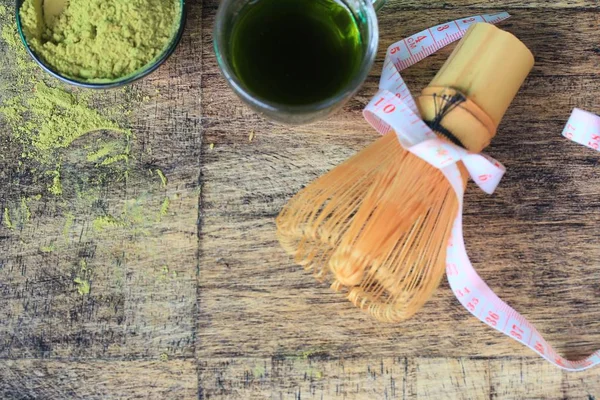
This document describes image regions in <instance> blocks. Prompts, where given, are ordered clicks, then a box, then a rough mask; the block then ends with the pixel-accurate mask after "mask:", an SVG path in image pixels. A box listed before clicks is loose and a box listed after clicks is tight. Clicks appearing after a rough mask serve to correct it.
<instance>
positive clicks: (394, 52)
mask: <svg viewBox="0 0 600 400" xmlns="http://www.w3.org/2000/svg"><path fill="white" fill-rule="evenodd" d="M399 51H400V47H398V46H396V47H394V48H393V49H392V50H390V54H396V53H397V52H399Z"/></svg>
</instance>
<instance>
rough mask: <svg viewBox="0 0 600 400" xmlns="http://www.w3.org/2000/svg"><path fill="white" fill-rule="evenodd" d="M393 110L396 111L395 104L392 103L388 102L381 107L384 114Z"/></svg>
mask: <svg viewBox="0 0 600 400" xmlns="http://www.w3.org/2000/svg"><path fill="white" fill-rule="evenodd" d="M394 111H396V106H395V105H393V104H388V105H386V106H385V107H383V112H384V113H386V114H390V113H393V112H394Z"/></svg>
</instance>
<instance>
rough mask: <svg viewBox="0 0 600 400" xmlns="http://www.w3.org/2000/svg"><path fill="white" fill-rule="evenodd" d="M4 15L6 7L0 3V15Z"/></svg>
mask: <svg viewBox="0 0 600 400" xmlns="http://www.w3.org/2000/svg"><path fill="white" fill-rule="evenodd" d="M4 16H6V7H5V6H3V5H1V4H0V17H4Z"/></svg>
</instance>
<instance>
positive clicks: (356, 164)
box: [277, 132, 458, 322]
mask: <svg viewBox="0 0 600 400" xmlns="http://www.w3.org/2000/svg"><path fill="white" fill-rule="evenodd" d="M457 207H458V201H457V199H456V195H455V194H454V192H453V191H452V189H451V187H450V185H449V183H448V181H447V180H446V178H445V177H444V175H443V174H442V173H441V172H440V171H439V170H437V169H435V168H433V167H431V166H430V165H429V164H427V163H425V162H424V161H422V160H421V159H419V158H417V157H416V156H414V155H412V154H411V153H409V152H407V151H405V150H404V149H403V148H402V146H401V145H400V144H399V143H398V141H397V139H396V136H395V134H394V133H393V132H392V133H389V134H387V135H385V136H384V137H382V138H381V139H379V140H377V141H376V142H375V143H373V144H372V145H371V146H369V147H367V148H366V149H365V150H363V151H362V152H360V153H358V154H357V155H356V156H354V157H353V158H351V159H349V160H348V161H347V162H345V163H344V164H342V165H340V166H339V167H337V168H335V169H334V170H332V171H331V172H329V173H328V174H326V175H324V176H323V177H321V178H320V179H318V180H317V181H315V182H314V183H313V184H311V185H310V186H308V187H307V188H305V189H304V190H302V191H301V192H299V193H298V194H297V195H296V197H294V198H293V199H292V200H291V201H290V202H289V203H288V205H287V206H286V207H285V208H284V209H283V211H282V212H281V214H280V215H279V217H278V219H277V227H278V237H279V240H280V242H281V243H282V246H283V247H284V249H286V251H287V252H288V253H290V254H292V255H293V256H294V258H295V261H296V262H297V263H298V264H300V265H303V266H304V267H305V268H306V269H308V270H310V271H312V272H313V274H314V275H315V277H317V279H319V280H324V279H326V278H327V276H328V274H329V272H331V273H332V275H333V276H332V278H333V280H334V283H333V284H332V287H333V288H334V289H335V290H338V291H341V290H344V289H345V290H347V293H348V294H347V295H348V299H349V300H350V301H351V302H352V303H354V304H355V305H356V306H357V307H359V308H361V309H363V310H365V311H367V312H369V313H370V314H372V315H373V316H374V317H376V318H377V319H379V320H382V321H388V322H397V321H401V320H403V319H406V318H408V317H410V316H412V315H413V314H414V313H415V312H416V311H417V310H418V309H419V308H420V307H421V306H422V305H423V304H424V303H425V302H426V301H427V300H428V299H429V297H430V296H431V294H432V293H433V291H434V290H435V289H436V287H437V286H438V284H439V281H440V279H441V277H442V275H443V273H444V268H445V250H444V249H443V246H440V245H439V244H440V243H445V242H447V240H448V236H449V235H450V228H449V227H450V226H451V222H452V221H453V219H454V218H455V216H456V212H457Z"/></svg>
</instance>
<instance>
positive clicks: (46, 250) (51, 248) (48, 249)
mask: <svg viewBox="0 0 600 400" xmlns="http://www.w3.org/2000/svg"><path fill="white" fill-rule="evenodd" d="M54 250H56V247H54V243H52V244H49V245H48V246H42V247H40V251H41V252H42V253H52V252H53V251H54Z"/></svg>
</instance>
